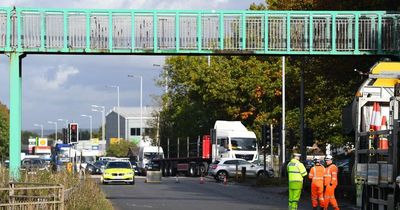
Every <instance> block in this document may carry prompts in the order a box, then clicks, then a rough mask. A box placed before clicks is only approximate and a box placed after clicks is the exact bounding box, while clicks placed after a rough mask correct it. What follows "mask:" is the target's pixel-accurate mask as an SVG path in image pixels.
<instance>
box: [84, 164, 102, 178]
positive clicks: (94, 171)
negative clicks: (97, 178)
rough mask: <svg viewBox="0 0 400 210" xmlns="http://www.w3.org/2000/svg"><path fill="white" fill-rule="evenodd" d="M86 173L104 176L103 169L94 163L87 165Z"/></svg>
mask: <svg viewBox="0 0 400 210" xmlns="http://www.w3.org/2000/svg"><path fill="white" fill-rule="evenodd" d="M85 172H86V173H87V174H92V175H94V174H102V169H101V168H100V167H98V166H96V165H95V164H92V163H87V165H86V168H85Z"/></svg>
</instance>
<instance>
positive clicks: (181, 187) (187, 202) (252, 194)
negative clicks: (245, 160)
mask: <svg viewBox="0 0 400 210" xmlns="http://www.w3.org/2000/svg"><path fill="white" fill-rule="evenodd" d="M144 180H145V179H144V178H143V177H136V184H135V185H133V186H132V185H124V184H109V185H102V187H101V188H102V189H103V191H104V192H105V193H106V196H107V199H109V200H110V201H111V202H112V204H113V206H114V208H115V209H117V210H124V209H135V210H136V209H138V210H152V209H163V210H166V209H171V210H172V209H173V210H187V209H190V210H197V209H199V210H214V209H215V210H246V209H248V210H257V209H260V210H261V209H263V210H265V209H271V210H274V209H282V210H283V209H285V210H286V209H287V191H286V189H285V187H275V186H270V187H263V188H257V187H254V186H246V185H239V184H235V183H232V182H229V183H228V184H227V185H224V184H223V183H216V182H215V181H214V180H213V179H205V183H204V184H200V180H199V178H188V177H180V178H179V183H176V180H175V177H171V178H163V180H162V182H161V183H145V182H144ZM299 209H312V208H311V202H310V200H309V199H307V198H305V196H303V199H302V201H301V202H300V208H299ZM341 209H349V208H343V206H342V208H341ZM351 209H352V208H351Z"/></svg>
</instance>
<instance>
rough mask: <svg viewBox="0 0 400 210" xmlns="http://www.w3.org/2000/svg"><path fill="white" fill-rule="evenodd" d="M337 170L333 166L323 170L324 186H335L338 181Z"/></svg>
mask: <svg viewBox="0 0 400 210" xmlns="http://www.w3.org/2000/svg"><path fill="white" fill-rule="evenodd" d="M337 174H338V168H337V167H336V165H335V164H330V165H329V166H327V167H326V168H325V176H324V186H328V185H333V186H337V184H338V179H337Z"/></svg>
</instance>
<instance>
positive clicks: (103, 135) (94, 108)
mask: <svg viewBox="0 0 400 210" xmlns="http://www.w3.org/2000/svg"><path fill="white" fill-rule="evenodd" d="M99 109H100V110H99ZM105 110H106V108H105V107H104V106H97V105H92V111H93V112H101V114H102V115H101V124H102V125H101V126H102V128H101V136H102V140H105V135H106V122H105V121H106V120H105V119H106V117H105Z"/></svg>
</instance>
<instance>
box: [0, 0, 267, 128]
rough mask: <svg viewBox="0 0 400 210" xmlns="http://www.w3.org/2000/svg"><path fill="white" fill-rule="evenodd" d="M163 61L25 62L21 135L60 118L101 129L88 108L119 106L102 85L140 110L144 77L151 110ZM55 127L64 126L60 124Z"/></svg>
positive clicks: (103, 3) (232, 5) (112, 4)
mask: <svg viewBox="0 0 400 210" xmlns="http://www.w3.org/2000/svg"><path fill="white" fill-rule="evenodd" d="M253 2H255V3H262V2H264V0H212V1H199V0H34V1H33V0H31V1H30V0H20V1H19V0H16V1H7V0H2V1H0V6H3V7H4V6H16V7H43V8H79V9H81V8H93V9H165V10H168V9H174V10H175V9H182V10H185V9H187V10H189V9H190V10H193V9H194V10H230V9H247V8H248V7H249V5H250V4H251V3H253ZM164 58H165V57H164V56H137V55H123V56H121V55H118V56H117V55H113V56H105V55H103V56H89V55H73V56H72V55H71V56H68V55H46V56H44V55H28V56H27V57H25V58H24V59H23V63H22V74H23V78H22V79H23V108H22V122H23V123H22V128H23V130H30V129H37V127H34V126H33V124H35V123H37V124H43V125H44V128H45V129H52V128H54V125H51V124H48V123H47V121H49V120H50V121H56V120H57V119H59V118H62V119H67V120H69V121H75V122H78V123H79V124H80V126H81V127H84V128H87V127H89V119H88V118H83V117H81V116H80V115H81V114H88V115H93V127H94V128H97V127H99V126H100V124H101V114H100V112H92V111H91V105H92V104H96V105H101V106H105V107H106V110H110V109H112V108H113V106H116V104H117V94H116V90H115V89H113V88H107V87H106V85H119V86H120V106H140V79H137V78H128V77H127V75H128V74H134V75H141V76H142V77H143V105H144V106H145V105H155V104H156V102H155V100H154V97H156V96H160V95H161V94H162V93H163V91H164V88H163V87H159V86H157V85H156V84H155V81H156V80H157V79H158V77H159V76H160V74H161V71H162V69H161V67H154V66H153V64H159V65H163V64H164ZM8 65H9V64H8V57H7V56H5V55H0V101H1V102H2V103H5V104H6V105H7V106H8V105H9V81H8V78H9V72H8V71H9V69H8ZM59 125H60V126H59V127H61V126H62V125H63V123H62V122H59Z"/></svg>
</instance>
